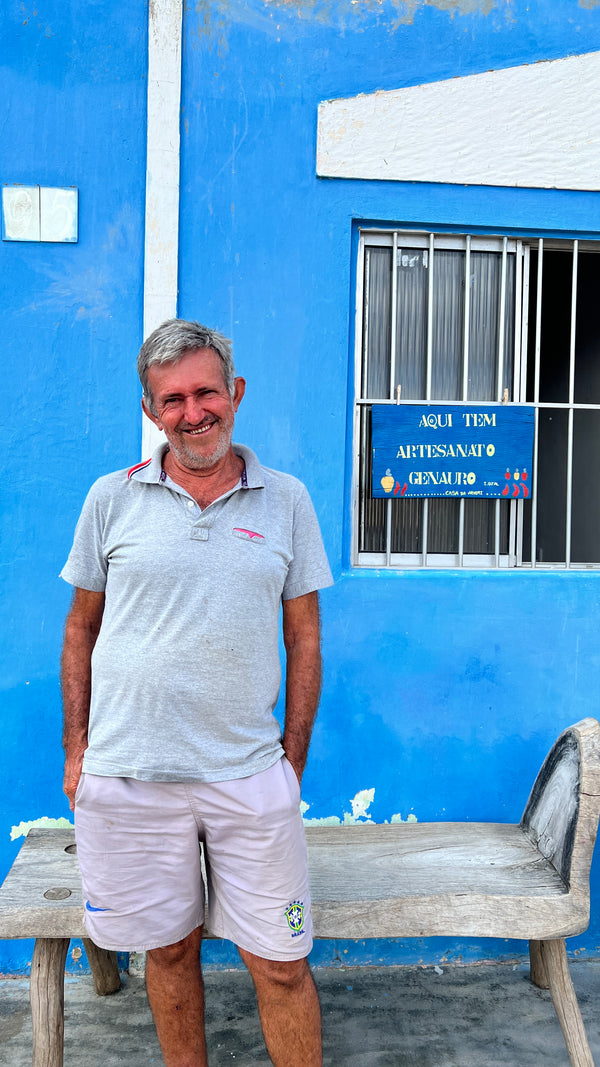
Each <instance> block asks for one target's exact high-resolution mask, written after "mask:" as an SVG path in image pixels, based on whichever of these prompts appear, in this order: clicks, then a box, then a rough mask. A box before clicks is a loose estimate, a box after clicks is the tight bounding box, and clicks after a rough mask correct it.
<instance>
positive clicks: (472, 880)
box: [0, 719, 600, 1067]
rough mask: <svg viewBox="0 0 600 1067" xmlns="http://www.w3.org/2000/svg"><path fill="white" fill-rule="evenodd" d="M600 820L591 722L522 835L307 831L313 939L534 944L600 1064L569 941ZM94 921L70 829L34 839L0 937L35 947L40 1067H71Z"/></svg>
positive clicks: (568, 734)
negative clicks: (77, 976) (68, 1042)
mask: <svg viewBox="0 0 600 1067" xmlns="http://www.w3.org/2000/svg"><path fill="white" fill-rule="evenodd" d="M599 813H600V724H599V723H598V722H597V721H596V720H595V719H583V720H582V721H581V722H579V723H577V724H576V725H575V726H572V727H570V728H569V729H568V730H565V732H564V733H563V734H561V736H560V737H559V739H558V741H557V742H556V744H555V745H554V746H553V748H552V750H551V752H550V754H549V755H548V757H547V758H546V760H545V762H544V765H543V767H542V769H541V771H540V773H539V775H538V777H537V779H536V782H535V784H534V787H533V790H532V793H531V796H530V798H529V801H528V803H527V806H526V808H525V811H524V814H523V818H522V819H521V822H520V824H515V825H513V824H505V823H401V824H391V825H388V824H386V825H370V824H362V825H356V826H337V827H308V828H307V833H306V836H307V841H308V852H309V868H310V878H311V888H312V896H313V918H314V925H315V934H316V936H317V937H322V938H356V939H363V938H371V937H386V938H388V937H390V938H407V937H431V936H439V935H443V936H444V937H496V938H518V939H526V940H528V941H529V950H530V961H531V978H532V981H533V982H534V983H535V984H536V985H538V986H540V987H542V988H549V989H550V993H551V995H552V999H553V1002H554V1006H555V1008H556V1012H557V1015H558V1018H559V1021H560V1025H561V1027H562V1031H563V1034H564V1037H565V1042H566V1046H567V1050H568V1054H569V1057H570V1061H571V1064H572V1067H594V1064H593V1059H592V1055H591V1052H590V1048H589V1044H588V1041H587V1038H586V1034H585V1030H584V1026H583V1022H582V1019H581V1013H580V1011H579V1006H578V1004H577V998H576V996H575V991H574V989H573V985H572V982H571V978H570V975H569V970H568V966H567V957H566V949H565V941H564V939H565V937H567V936H571V935H573V934H579V933H582V931H583V930H585V928H586V926H587V924H588V921H589V872H590V864H591V859H592V853H593V848H594V842H595V838H596V831H597V827H598V817H599ZM82 912H83V907H82V899H81V887H80V881H79V871H78V867H77V858H76V855H75V846H74V843H73V833H72V831H70V830H31V831H30V833H29V834H28V836H27V839H26V841H25V843H24V845H23V846H22V848H21V850H20V852H19V855H18V856H17V859H16V860H15V863H14V864H13V867H12V869H11V871H10V872H9V874H8V876H7V878H6V881H5V883H4V885H3V886H2V889H0V937H3V938H15V937H35V938H36V945H35V951H34V956H33V963H32V972H31V1006H32V1019H33V1042H34V1043H33V1064H34V1067H62V1063H63V1053H62V1049H63V1027H64V1023H63V974H64V964H65V959H66V955H67V950H68V945H69V938H71V937H84V934H85V932H84V929H83V925H82ZM85 947H86V951H87V953H88V958H89V962H90V966H91V968H92V973H93V976H94V982H95V986H96V991H97V992H98V993H100V994H106V993H110V992H114V991H115V990H116V989H118V987H119V976H118V971H117V966H116V957H115V954H114V953H108V952H104V951H103V950H100V949H98V948H97V947H96V946H95V945H93V943H92V942H90V941H89V939H86V940H85Z"/></svg>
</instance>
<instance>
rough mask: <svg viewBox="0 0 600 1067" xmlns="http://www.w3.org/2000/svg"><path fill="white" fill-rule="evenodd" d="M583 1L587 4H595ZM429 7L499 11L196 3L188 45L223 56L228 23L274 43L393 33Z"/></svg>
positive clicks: (324, 2)
mask: <svg viewBox="0 0 600 1067" xmlns="http://www.w3.org/2000/svg"><path fill="white" fill-rule="evenodd" d="M582 2H585V3H586V4H589V3H591V2H595V0H580V3H582ZM598 2H600V0H598ZM502 6H503V7H504V8H505V15H506V18H507V19H510V18H512V15H511V11H510V7H511V0H506V2H505V4H504V5H502ZM428 7H429V8H435V9H436V10H437V11H441V12H445V13H446V14H448V15H449V16H450V18H451V19H453V18H454V17H455V15H460V16H488V15H489V14H491V12H492V11H494V10H496V9H498V8H499V7H500V0H262V2H259V3H255V4H248V3H242V2H241V0H213V2H211V0H197V3H196V6H195V12H196V15H197V16H198V19H197V23H196V25H195V27H194V28H192V29H191V37H192V40H193V39H194V38H213V39H214V41H215V43H216V45H217V48H218V50H219V52H221V53H222V52H225V51H226V50H227V48H228V41H227V30H226V27H227V24H228V23H231V24H245V25H247V26H250V27H252V28H253V29H255V30H259V31H260V32H263V33H266V34H268V35H269V36H270V37H275V38H276V40H277V41H279V40H288V39H290V38H291V37H297V36H298V34H299V33H301V32H302V26H303V25H304V26H305V27H306V28H307V29H308V27H309V26H310V25H311V24H314V23H318V24H320V25H324V26H325V25H327V26H331V27H333V28H335V29H337V30H340V31H342V32H345V31H347V30H350V31H351V30H353V29H355V30H357V31H360V32H362V31H363V30H364V22H365V20H366V19H367V18H371V19H372V18H373V16H375V17H376V19H377V21H378V22H379V23H380V24H381V25H382V26H384V27H385V28H386V29H387V30H389V32H390V33H394V32H395V31H396V30H398V29H399V28H400V27H401V26H410V25H412V24H413V23H414V21H415V17H416V16H417V15H418V14H419V12H420V11H423V10H424V9H425V8H428ZM289 16H292V18H290V17H289ZM286 20H287V21H286Z"/></svg>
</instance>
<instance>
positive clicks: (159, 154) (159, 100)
mask: <svg viewBox="0 0 600 1067" xmlns="http://www.w3.org/2000/svg"><path fill="white" fill-rule="evenodd" d="M182 18H183V0H150V4H149V8H148V119H147V135H146V136H147V149H146V214H145V242H144V337H147V336H148V334H150V333H152V330H154V329H155V328H156V327H157V326H159V325H160V323H161V322H163V321H164V320H165V319H170V318H173V317H175V316H176V315H177V291H178V278H177V267H178V258H179V122H180V108H181V43H182ZM162 440H164V437H163V435H162V434H160V433H159V432H158V430H157V429H156V427H155V426H154V425H153V423H151V422H150V420H149V419H147V418H146V417H145V416H144V418H143V424H142V457H143V458H146V457H147V456H148V455H149V454H150V452H151V451H152V450H153V449H154V448H156V445H157V444H158V443H159V442H160V441H162Z"/></svg>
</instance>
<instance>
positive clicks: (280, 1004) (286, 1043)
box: [239, 949, 323, 1067]
mask: <svg viewBox="0 0 600 1067" xmlns="http://www.w3.org/2000/svg"><path fill="white" fill-rule="evenodd" d="M239 952H240V956H241V957H242V959H243V961H244V963H245V964H246V967H247V968H248V970H249V971H250V974H251V975H252V980H253V982H254V987H255V989H256V999H257V1001H258V1012H259V1015H260V1021H261V1024H262V1029H263V1034H264V1038H265V1044H266V1046H267V1051H268V1053H269V1056H270V1057H271V1061H272V1063H273V1064H274V1065H275V1067H321V1065H322V1063H323V1055H322V1049H321V1008H320V1006H319V997H318V995H317V990H316V987H315V983H314V981H313V977H312V974H311V973H310V968H309V966H308V961H307V960H305V959H304V960H292V961H289V962H285V963H284V962H280V961H277V960H264V959H261V957H260V956H254V955H253V954H252V953H251V952H246V951H243V950H242V949H240V950H239Z"/></svg>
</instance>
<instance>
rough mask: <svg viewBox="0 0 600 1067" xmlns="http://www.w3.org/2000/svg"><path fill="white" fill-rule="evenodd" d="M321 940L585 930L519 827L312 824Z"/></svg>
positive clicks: (578, 903)
mask: <svg viewBox="0 0 600 1067" xmlns="http://www.w3.org/2000/svg"><path fill="white" fill-rule="evenodd" d="M306 837H307V843H308V857H309V878H310V885H311V895H312V911H313V921H314V926H315V934H316V936H317V937H349V938H363V937H427V936H436V935H443V936H446V937H451V936H457V937H510V938H523V939H528V940H529V939H532V938H533V939H536V940H544V939H547V938H554V937H565V936H570V935H571V934H575V933H580V932H581V931H582V930H584V929H585V928H586V926H587V923H588V920H589V906H588V902H587V900H586V898H585V895H580V894H577V893H575V894H573V893H570V892H569V891H568V888H567V886H566V885H565V883H564V882H563V880H562V878H561V877H560V875H559V874H558V872H557V871H556V868H555V867H554V866H553V865H552V863H550V861H548V860H546V859H545V858H544V857H543V856H542V855H541V853H540V852H539V850H538V849H537V848H536V847H535V845H534V844H533V842H532V841H531V840H530V837H529V835H528V834H527V833H526V832H525V831H524V830H523V829H522V828H521V827H520V826H518V825H511V824H502V823H500V824H495V823H403V824H396V823H394V824H389V825H368V824H363V825H360V826H347V827H342V828H340V827H326V826H325V827H308V828H307V833H306Z"/></svg>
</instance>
